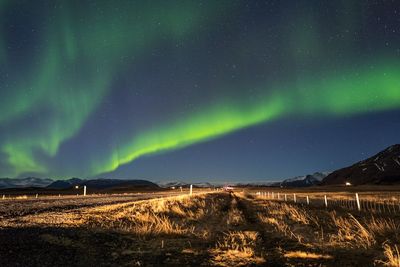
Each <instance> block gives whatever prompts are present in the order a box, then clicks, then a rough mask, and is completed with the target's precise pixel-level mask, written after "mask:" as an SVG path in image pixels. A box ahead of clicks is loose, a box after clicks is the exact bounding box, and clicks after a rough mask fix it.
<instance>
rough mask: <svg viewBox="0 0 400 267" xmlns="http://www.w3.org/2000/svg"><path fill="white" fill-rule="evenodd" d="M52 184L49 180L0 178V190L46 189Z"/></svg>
mask: <svg viewBox="0 0 400 267" xmlns="http://www.w3.org/2000/svg"><path fill="white" fill-rule="evenodd" d="M52 182H53V180H52V179H49V178H36V177H27V178H20V179H14V178H0V188H25V187H46V186H48V185H49V184H51V183H52Z"/></svg>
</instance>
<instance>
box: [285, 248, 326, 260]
mask: <svg viewBox="0 0 400 267" xmlns="http://www.w3.org/2000/svg"><path fill="white" fill-rule="evenodd" d="M283 256H284V257H286V258H300V259H332V258H333V257H332V256H331V255H322V254H317V253H312V252H307V251H299V250H298V251H288V252H286V253H285V254H284V255H283Z"/></svg>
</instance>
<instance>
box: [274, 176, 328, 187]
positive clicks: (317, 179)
mask: <svg viewBox="0 0 400 267" xmlns="http://www.w3.org/2000/svg"><path fill="white" fill-rule="evenodd" d="M328 174H329V172H315V173H313V174H308V175H304V176H297V177H294V178H291V179H286V180H283V181H282V182H281V183H280V185H281V186H282V187H307V186H312V185H318V184H320V183H321V181H322V180H323V179H324V178H325V177H326V176H327V175H328Z"/></svg>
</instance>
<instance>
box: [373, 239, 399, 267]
mask: <svg viewBox="0 0 400 267" xmlns="http://www.w3.org/2000/svg"><path fill="white" fill-rule="evenodd" d="M383 249H384V252H383V253H384V255H385V257H386V260H384V261H381V260H378V261H377V262H378V263H382V264H383V265H385V266H392V267H400V253H399V248H398V247H397V245H394V246H390V245H388V244H385V245H384V246H383Z"/></svg>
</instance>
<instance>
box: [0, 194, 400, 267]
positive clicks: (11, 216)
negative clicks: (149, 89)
mask: <svg viewBox="0 0 400 267" xmlns="http://www.w3.org/2000/svg"><path fill="white" fill-rule="evenodd" d="M268 190H270V191H269V193H270V196H269V197H268V196H267V195H266V192H267V191H268ZM273 190H276V191H274V198H272V191H273ZM335 191H336V192H332V191H329V190H325V191H321V190H320V191H317V190H310V191H305V190H302V191H299V192H297V193H296V203H295V202H294V199H293V197H294V196H293V193H294V191H293V190H280V191H278V189H268V188H264V189H260V188H255V189H243V190H242V189H238V190H237V191H235V192H234V193H227V192H215V191H211V192H206V191H203V192H196V193H195V194H194V195H192V196H189V195H188V194H187V192H184V193H183V194H182V193H179V192H176V193H171V192H160V193H155V194H150V193H145V194H129V195H108V196H88V197H61V198H56V197H44V198H38V199H32V197H30V198H28V197H22V198H18V199H16V198H13V199H5V200H0V218H1V221H0V266H400V254H399V249H400V216H399V214H400V206H399V198H398V196H399V195H400V194H399V193H396V192H394V191H385V190H383V191H381V192H379V191H366V190H364V191H363V192H361V193H360V199H361V203H364V205H362V204H361V210H358V208H357V205H356V204H355V203H356V202H355V200H354V192H347V191H346V192H345V191H343V192H342V191H340V190H335ZM258 192H260V193H259V194H258ZM261 192H262V193H261ZM264 192H265V194H264ZM278 192H279V199H278ZM171 194H175V195H173V196H170V195H171ZM285 194H286V195H287V196H286V201H285V198H284V195H285ZM325 195H327V196H328V197H327V198H328V202H327V203H328V207H325V202H324V196H325ZM307 196H308V197H309V203H307V202H306V201H305V199H306V197H307ZM363 201H364V202H363ZM373 203H375V204H373ZM377 203H378V204H377ZM379 203H380V204H379ZM378 208H379V209H378Z"/></svg>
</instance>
